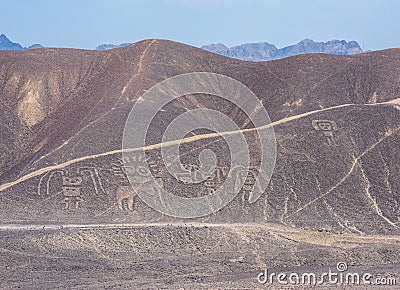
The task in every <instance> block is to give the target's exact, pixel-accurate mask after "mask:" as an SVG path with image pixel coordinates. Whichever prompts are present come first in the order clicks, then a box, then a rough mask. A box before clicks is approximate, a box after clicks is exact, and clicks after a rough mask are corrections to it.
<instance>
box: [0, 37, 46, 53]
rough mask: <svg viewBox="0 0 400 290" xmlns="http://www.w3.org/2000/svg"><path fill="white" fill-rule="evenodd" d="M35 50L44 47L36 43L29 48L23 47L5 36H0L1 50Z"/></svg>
mask: <svg viewBox="0 0 400 290" xmlns="http://www.w3.org/2000/svg"><path fill="white" fill-rule="evenodd" d="M34 48H43V46H42V45H40V44H37V43H36V44H32V45H30V46H28V47H23V46H22V45H21V44H19V43H17V42H12V41H11V40H9V39H8V38H7V36H5V35H4V34H1V35H0V50H24V49H34Z"/></svg>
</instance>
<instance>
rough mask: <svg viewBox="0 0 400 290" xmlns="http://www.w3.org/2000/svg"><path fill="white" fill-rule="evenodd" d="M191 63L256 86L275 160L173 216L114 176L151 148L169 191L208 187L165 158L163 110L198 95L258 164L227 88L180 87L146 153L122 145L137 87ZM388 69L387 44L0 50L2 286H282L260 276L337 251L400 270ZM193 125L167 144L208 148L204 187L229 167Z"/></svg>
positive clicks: (372, 267) (350, 259) (188, 192)
mask: <svg viewBox="0 0 400 290" xmlns="http://www.w3.org/2000/svg"><path fill="white" fill-rule="evenodd" d="M189 72H212V73H218V74H222V75H226V76H229V77H231V78H233V79H235V80H238V81H240V82H241V83H243V84H244V85H246V86H247V87H248V88H249V89H250V90H252V91H253V92H254V93H255V95H257V96H258V98H260V99H261V101H262V103H263V105H264V107H265V109H266V110H267V111H268V113H269V116H270V118H271V122H272V123H270V124H269V125H268V126H267V127H265V128H260V131H259V132H261V133H262V132H271V130H273V134H274V136H275V138H276V164H275V167H274V169H273V173H272V177H271V180H270V182H269V183H268V187H267V188H266V190H265V191H264V193H263V195H262V196H261V197H260V198H259V199H257V200H256V201H255V202H254V203H251V202H250V201H251V197H250V193H249V190H247V189H246V188H242V189H241V190H240V191H239V193H238V195H237V196H236V197H235V198H234V199H233V200H232V201H231V202H230V203H229V204H228V205H227V206H226V207H224V208H222V209H221V210H219V211H217V212H215V213H213V214H211V215H208V216H204V217H199V218H191V219H184V218H174V217H170V216H168V215H164V214H162V213H159V212H158V211H156V210H154V209H153V208H151V207H149V206H148V205H147V204H146V203H144V202H143V201H142V200H141V199H140V198H139V197H135V196H134V195H133V194H130V193H131V191H129V190H127V188H129V182H128V180H127V172H126V166H125V165H127V164H128V165H129V166H130V167H129V168H131V167H132V168H133V167H135V166H136V167H137V168H139V167H140V166H141V164H140V163H141V162H149V163H151V164H153V165H154V166H153V167H152V172H151V173H152V175H154V176H156V177H157V178H158V180H160V182H162V184H164V186H165V187H166V188H168V189H170V190H172V191H174V192H175V193H176V194H177V195H182V196H185V197H187V198H191V197H195V196H197V195H207V192H209V191H208V190H209V189H210V185H209V184H208V183H202V184H198V185H196V186H197V187H188V186H187V185H186V184H184V183H183V182H178V181H177V180H175V179H174V176H171V175H170V174H168V172H166V170H165V167H166V165H165V164H163V160H161V158H160V154H161V153H160V150H161V148H162V147H163V146H166V144H164V143H163V141H162V139H161V136H162V134H163V132H164V131H165V129H166V127H167V126H168V122H171V120H173V119H174V118H175V117H176V116H178V115H180V114H182V113H183V112H186V111H188V110H192V109H197V108H211V109H214V110H217V111H220V112H223V113H224V114H225V115H227V116H229V117H230V118H231V119H232V120H233V121H234V122H235V123H236V124H237V126H238V127H239V128H240V130H238V131H237V132H236V133H237V134H243V135H244V136H245V138H246V141H247V142H248V143H249V147H250V148H251V150H252V154H253V155H252V156H254V160H253V159H252V160H251V165H252V167H251V170H250V171H249V172H248V175H247V176H250V175H252V174H256V172H257V171H258V170H259V168H258V167H257V164H258V163H257V162H258V161H259V160H258V158H259V154H257V153H259V152H260V150H261V148H260V144H259V142H258V141H257V140H258V139H257V136H256V135H255V131H254V125H253V124H252V123H251V122H249V118H248V116H245V115H244V114H243V112H241V111H240V110H237V108H235V106H234V105H233V104H232V103H229V102H227V101H224V100H220V99H219V98H218V97H216V96H213V95H209V94H190V95H185V96H183V97H181V98H178V99H176V100H174V101H172V102H171V103H169V104H168V105H167V106H166V107H165V108H164V109H163V110H162V111H160V113H159V114H158V115H157V116H156V117H157V118H156V120H155V121H154V122H153V123H152V125H151V126H152V127H151V130H149V136H148V138H147V141H148V144H149V145H151V146H149V147H146V148H139V149H140V150H145V151H146V156H147V157H148V159H147V160H140V159H139V158H136V156H135V152H132V154H131V155H130V156H129V158H128V159H126V158H122V149H121V143H122V136H123V132H124V126H125V122H126V120H127V117H128V114H129V112H130V110H131V109H132V107H133V105H134V104H135V102H137V101H138V100H139V101H140V97H141V96H142V94H143V93H144V92H146V91H147V90H148V89H149V88H151V87H152V86H153V85H155V84H157V83H159V82H160V81H163V80H165V79H167V78H169V77H173V76H177V75H180V74H183V73H189ZM399 75H400V50H398V49H391V50H384V51H379V52H371V53H365V54H359V55H343V56H337V55H326V54H307V55H299V56H295V57H290V58H285V59H281V60H276V61H270V62H261V63H255V62H245V61H240V60H236V59H232V58H227V57H224V56H220V55H216V54H213V53H210V52H207V51H204V50H202V49H198V48H195V47H190V46H187V45H183V44H179V43H175V42H171V41H166V40H156V39H153V40H145V41H141V42H138V43H135V44H133V45H130V46H126V47H121V48H117V49H112V50H106V51H88V50H76V49H45V48H44V49H35V50H25V51H1V52H0V98H1V102H0V107H1V112H2V115H1V117H0V118H1V123H0V124H1V131H0V134H1V138H0V145H1V148H2V150H1V151H0V160H1V163H0V180H1V182H0V221H1V224H0V241H1V242H0V245H1V246H0V252H1V254H0V266H1V268H0V269H1V270H0V277H1V280H0V281H1V282H0V287H1V288H4V289H10V288H18V287H22V288H38V289H39V288H40V289H43V288H48V289H55V288H64V287H68V288H78V289H82V288H84V289H87V288H93V289H98V288H133V289H141V288H143V289H146V288H163V289H182V288H184V289H199V288H214V289H226V288H234V289H237V288H239V289H248V288H260V289H263V288H268V287H270V288H271V287H272V288H275V287H276V288H277V289H280V288H281V286H279V285H267V284H260V283H259V282H257V275H258V274H259V273H260V272H261V271H263V270H264V269H269V270H270V271H273V272H280V271H284V272H297V273H302V272H304V271H308V272H310V271H314V272H316V273H320V272H324V271H327V270H328V269H336V266H337V263H339V262H343V263H346V264H347V265H348V269H349V271H353V272H354V271H357V272H360V273H361V272H371V273H372V274H374V275H378V276H379V275H380V276H382V277H394V279H397V280H398V283H400V280H399V279H400V277H399V271H400V236H399V234H400V230H399V227H400V182H399V181H400V154H399V148H400V138H399V129H400V101H399V95H400V78H399V77H398V76H399ZM263 130H264V131H263ZM236 133H235V134H236ZM193 135H195V136H196V138H193V139H188V140H187V142H186V143H185V144H184V145H182V146H181V148H180V150H181V151H180V153H181V157H180V159H181V161H182V163H184V164H185V165H187V166H188V167H196V166H199V164H198V154H199V152H200V151H201V150H202V149H204V148H206V149H210V150H213V151H215V152H216V155H217V157H219V159H218V166H217V168H218V170H220V172H221V174H220V175H217V174H216V175H215V176H214V177H213V179H212V181H213V183H212V185H211V187H212V188H211V189H215V188H214V187H218V184H219V183H220V182H221V180H223V179H224V178H225V177H226V175H224V170H223V169H224V168H225V169H226V168H227V166H228V167H229V158H227V157H226V156H227V147H226V144H225V143H224V142H225V141H224V140H223V138H221V136H215V135H212V136H211V135H210V134H208V132H202V131H200V132H195V133H193ZM258 173H259V174H261V175H263V174H264V173H263V172H258ZM238 178H239V176H238ZM246 180H247V181H248V184H247V185H248V186H250V187H251V186H254V185H255V184H254V183H252V182H251V178H249V179H246ZM143 189H144V190H145V189H146V187H145V186H144V185H143ZM138 190H140V188H139V189H138ZM210 206H211V205H210ZM286 287H287V289H290V287H289V286H286ZM321 287H323V286H321ZM324 287H325V289H328V288H329V286H327V285H325V286H324ZM331 287H332V286H331ZM360 287H361V288H356V289H362V287H363V286H360ZM374 287H378V286H377V285H375V286H371V287H369V288H371V289H374ZM385 287H386V288H385ZM389 287H390V286H384V287H383V288H382V289H390V288H389ZM395 287H396V286H392V288H393V289H395ZM342 288H344V287H342Z"/></svg>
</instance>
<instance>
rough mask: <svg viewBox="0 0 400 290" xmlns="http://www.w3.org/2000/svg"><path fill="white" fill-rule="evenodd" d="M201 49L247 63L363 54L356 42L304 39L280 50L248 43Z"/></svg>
mask: <svg viewBox="0 0 400 290" xmlns="http://www.w3.org/2000/svg"><path fill="white" fill-rule="evenodd" d="M201 48H202V49H205V50H208V51H211V52H214V53H217V54H221V55H224V56H228V57H233V58H237V59H242V60H247V61H262V60H273V59H280V58H285V57H288V56H293V55H298V54H307V53H328V54H357V53H361V52H363V51H362V49H361V47H360V45H359V44H358V43H357V42H356V41H349V42H347V41H345V40H330V41H328V42H315V41H313V40H311V39H304V40H302V41H300V42H299V43H297V44H295V45H290V46H286V47H283V48H280V49H278V48H277V47H276V46H275V45H273V44H270V43H268V42H259V43H246V44H242V45H238V46H233V47H230V48H228V47H226V46H225V45H223V44H222V43H217V44H210V45H205V46H202V47H201Z"/></svg>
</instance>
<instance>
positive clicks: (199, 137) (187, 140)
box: [0, 98, 400, 191]
mask: <svg viewBox="0 0 400 290" xmlns="http://www.w3.org/2000/svg"><path fill="white" fill-rule="evenodd" d="M382 104H392V105H396V106H397V105H398V104H400V98H398V99H395V100H393V101H389V102H384V103H375V104H364V105H365V106H375V105H382ZM350 106H359V104H343V105H338V106H333V107H329V108H324V109H319V110H313V111H309V112H306V113H302V114H298V115H294V116H290V117H287V118H283V119H280V120H278V121H275V122H272V123H270V124H267V125H264V126H261V127H257V128H250V129H242V130H236V131H229V132H218V133H208V134H201V135H195V136H191V137H187V138H183V139H181V140H173V141H169V142H164V143H157V144H153V145H148V146H145V147H140V148H130V149H124V150H123V149H118V150H112V151H107V152H102V153H99V154H93V155H87V156H82V157H79V158H76V159H72V160H69V161H66V162H63V163H60V164H57V165H52V166H47V167H44V168H41V169H38V170H36V171H33V172H31V173H28V174H26V175H24V176H22V177H20V178H18V179H16V180H14V181H12V182H8V183H4V184H2V185H0V191H3V190H5V189H7V188H10V187H12V186H14V185H16V184H19V183H21V182H23V181H26V180H28V179H31V178H33V177H36V176H39V175H41V174H43V173H46V172H49V171H52V170H56V169H62V168H65V167H67V166H69V165H71V164H74V163H77V162H81V161H85V160H90V159H94V158H99V157H104V156H109V155H113V154H118V153H122V152H137V151H141V150H154V149H159V148H161V147H166V146H172V145H177V144H185V143H190V142H194V141H198V140H202V139H209V138H215V137H219V136H229V135H234V134H238V133H246V132H254V131H258V130H265V129H269V128H271V127H274V126H277V125H280V124H284V123H287V122H290V121H293V120H297V119H300V118H303V117H306V116H309V115H313V114H316V113H320V112H324V111H328V110H334V109H339V108H344V107H350Z"/></svg>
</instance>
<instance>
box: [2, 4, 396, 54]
mask: <svg viewBox="0 0 400 290" xmlns="http://www.w3.org/2000/svg"><path fill="white" fill-rule="evenodd" d="M0 1H1V2H0V11H1V13H0V15H1V17H0V33H4V34H6V35H7V36H8V37H9V38H10V39H11V40H13V41H15V42H20V43H21V44H22V45H24V46H28V45H30V44H32V43H41V44H43V45H44V46H49V47H78V48H94V47H96V46H97V45H98V44H101V43H115V44H119V43H123V42H136V41H139V40H142V39H147V38H165V39H171V40H175V41H179V42H183V43H187V44H191V45H195V46H200V45H203V44H209V43H216V42H222V43H224V44H226V45H228V46H232V45H236V44H241V43H246V42H259V41H267V42H270V43H273V44H275V45H276V46H278V47H283V46H286V45H290V44H294V43H297V42H298V41H300V40H302V39H304V38H311V39H314V40H317V41H327V40H330V39H346V40H357V41H358V42H359V43H360V45H361V46H364V49H365V50H376V49H384V48H389V47H400V38H399V37H398V29H399V28H400V20H399V19H400V17H399V16H398V15H399V12H400V1H397V0H374V1H373V0H347V1H346V0H275V1H272V0H242V1H239V0H187V1H185V0H147V1H146V0H131V1H128V0H97V1H95V0H80V1H78V0H69V1H51V0H14V1H9V0H0Z"/></svg>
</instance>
